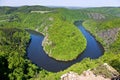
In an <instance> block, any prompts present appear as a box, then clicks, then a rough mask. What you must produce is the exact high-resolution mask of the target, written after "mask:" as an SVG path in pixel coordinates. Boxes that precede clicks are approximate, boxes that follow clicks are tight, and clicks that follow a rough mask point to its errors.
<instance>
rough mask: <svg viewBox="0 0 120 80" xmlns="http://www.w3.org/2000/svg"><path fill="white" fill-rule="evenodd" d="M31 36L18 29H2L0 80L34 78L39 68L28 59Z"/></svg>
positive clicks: (0, 33) (0, 30) (0, 40)
mask: <svg viewBox="0 0 120 80" xmlns="http://www.w3.org/2000/svg"><path fill="white" fill-rule="evenodd" d="M28 35H29V34H28V33H26V32H25V31H24V30H20V29H16V28H7V29H6V28H1V29H0V36H1V37H0V67H1V71H0V78H1V79H4V80H7V79H10V80H22V79H29V78H31V77H33V76H34V75H35V74H36V73H37V71H38V67H37V66H36V65H34V64H32V63H31V62H30V61H29V60H27V59H26V47H27V44H28V41H29V36H28Z"/></svg>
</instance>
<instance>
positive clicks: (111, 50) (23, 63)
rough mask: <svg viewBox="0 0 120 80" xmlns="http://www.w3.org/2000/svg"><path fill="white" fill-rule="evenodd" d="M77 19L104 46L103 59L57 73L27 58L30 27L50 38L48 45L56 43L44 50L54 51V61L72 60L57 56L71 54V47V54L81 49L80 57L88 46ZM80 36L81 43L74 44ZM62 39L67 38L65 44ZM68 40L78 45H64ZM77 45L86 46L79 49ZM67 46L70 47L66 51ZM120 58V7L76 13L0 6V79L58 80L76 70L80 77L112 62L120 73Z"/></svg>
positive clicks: (85, 62) (82, 9)
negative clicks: (64, 74)
mask: <svg viewBox="0 0 120 80" xmlns="http://www.w3.org/2000/svg"><path fill="white" fill-rule="evenodd" d="M32 11H34V12H32ZM77 20H81V21H83V26H84V27H85V28H86V30H88V31H89V32H90V33H91V34H92V35H93V36H95V38H96V40H97V41H98V42H100V43H101V44H102V46H103V47H104V49H105V52H104V55H103V56H101V57H100V58H98V59H96V60H91V59H89V58H87V59H84V60H82V61H81V62H78V63H76V64H74V65H72V66H71V67H69V68H68V69H66V70H64V71H61V72H57V73H53V72H49V71H46V70H44V69H41V68H40V67H38V66H37V65H35V64H33V63H32V62H31V61H30V60H29V59H28V58H27V50H26V49H27V47H28V46H29V43H30V34H29V33H27V32H26V31H25V29H26V28H27V29H31V30H38V31H39V32H40V33H42V34H43V35H44V36H48V39H49V41H48V42H52V43H51V45H47V44H44V45H43V47H44V48H46V49H45V51H47V52H50V50H52V49H53V50H52V51H53V53H54V54H53V55H50V56H51V57H53V58H56V59H57V58H59V59H61V60H64V59H69V58H70V57H68V56H67V55H65V56H61V55H60V56H58V55H57V54H59V53H61V54H64V53H63V52H64V51H65V50H66V51H69V50H68V48H69V49H70V50H71V53H70V54H71V55H72V53H74V48H75V49H77V51H76V52H75V53H76V54H77V53H78V52H82V51H83V50H84V49H85V47H86V44H87V43H86V40H85V38H84V36H83V34H82V33H81V32H80V31H79V30H78V29H77V27H76V26H75V25H74V24H73V23H74V22H75V21H77ZM61 31H62V32H63V33H62V32H61ZM103 34H104V35H103ZM52 35H54V36H52ZM61 35H64V36H61ZM66 36H68V37H66ZM78 36H79V38H78V39H77V41H75V42H71V41H74V40H75V39H76V38H77V37H78ZM69 37H70V38H69ZM60 38H64V39H63V41H61V39H60ZM66 39H69V41H70V42H71V43H72V44H74V46H73V47H72V46H69V45H68V44H69V43H63V44H64V45H63V44H61V42H64V41H65V40H66ZM106 40H107V41H106ZM77 43H83V44H82V45H81V46H78V45H77ZM64 46H65V47H68V48H65V50H64ZM51 47H52V48H51ZM53 47H54V48H53ZM72 51H73V52H72ZM76 54H75V55H72V58H71V59H73V57H74V58H76V56H77V55H78V54H77V55H76ZM119 57H120V8H113V7H102V8H81V9H74V10H72V9H66V8H49V7H44V6H22V7H0V68H1V69H0V79H2V80H27V79H31V80H35V79H36V80H39V79H40V80H58V79H60V76H61V75H62V74H63V73H66V72H69V71H74V72H77V73H79V74H80V73H81V72H82V71H84V70H87V69H92V68H94V67H97V66H99V65H100V64H102V63H108V64H110V65H111V66H113V67H114V68H115V69H116V70H117V71H118V72H120V66H119V65H120V58H119Z"/></svg>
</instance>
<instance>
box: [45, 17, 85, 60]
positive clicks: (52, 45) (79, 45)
mask: <svg viewBox="0 0 120 80" xmlns="http://www.w3.org/2000/svg"><path fill="white" fill-rule="evenodd" d="M47 36H48V40H49V42H48V44H45V50H46V51H47V52H48V55H49V56H51V57H53V58H55V59H57V60H63V61H68V60H73V59H76V57H77V56H78V55H79V54H80V53H82V52H83V50H84V49H85V48H86V40H85V37H84V36H83V35H82V33H81V32H80V31H79V29H77V27H76V26H74V24H72V23H69V22H67V21H62V20H61V19H60V18H59V17H58V15H57V17H54V23H53V24H52V26H51V27H50V28H48V35H47ZM46 43H47V42H46Z"/></svg>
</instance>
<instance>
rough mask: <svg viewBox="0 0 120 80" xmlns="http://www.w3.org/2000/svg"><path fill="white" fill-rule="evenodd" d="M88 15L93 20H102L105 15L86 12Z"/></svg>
mask: <svg viewBox="0 0 120 80" xmlns="http://www.w3.org/2000/svg"><path fill="white" fill-rule="evenodd" d="M88 16H89V17H90V18H92V19H94V20H103V19H105V16H104V15H102V14H100V13H88Z"/></svg>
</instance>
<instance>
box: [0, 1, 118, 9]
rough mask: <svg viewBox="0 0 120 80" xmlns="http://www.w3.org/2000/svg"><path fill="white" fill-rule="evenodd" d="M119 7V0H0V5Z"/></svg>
mask: <svg viewBox="0 0 120 80" xmlns="http://www.w3.org/2000/svg"><path fill="white" fill-rule="evenodd" d="M23 5H42V6H71V7H105V6H107V7H120V0H0V6H23Z"/></svg>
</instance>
